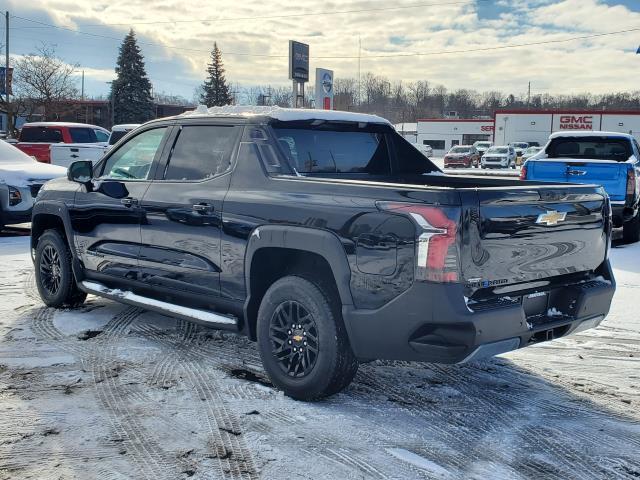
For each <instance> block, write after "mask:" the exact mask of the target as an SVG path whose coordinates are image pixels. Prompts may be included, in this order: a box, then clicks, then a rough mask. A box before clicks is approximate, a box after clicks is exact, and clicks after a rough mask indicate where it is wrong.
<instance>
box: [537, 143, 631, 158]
mask: <svg viewBox="0 0 640 480" xmlns="http://www.w3.org/2000/svg"><path fill="white" fill-rule="evenodd" d="M632 154H633V149H632V148H631V144H630V142H629V140H628V139H626V138H623V137H564V138H563V137H559V138H554V139H552V140H551V143H550V144H549V146H548V147H547V155H548V156H549V158H575V159H585V160H589V159H590V160H615V161H617V162H625V161H627V160H628V159H629V157H630V156H631V155H632Z"/></svg>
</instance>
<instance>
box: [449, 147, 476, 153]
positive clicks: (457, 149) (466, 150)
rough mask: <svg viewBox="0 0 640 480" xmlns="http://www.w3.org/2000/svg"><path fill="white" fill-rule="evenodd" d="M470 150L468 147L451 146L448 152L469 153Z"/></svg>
mask: <svg viewBox="0 0 640 480" xmlns="http://www.w3.org/2000/svg"><path fill="white" fill-rule="evenodd" d="M470 151H471V149H470V148H469V147H453V148H452V149H451V150H450V151H449V153H469V152H470Z"/></svg>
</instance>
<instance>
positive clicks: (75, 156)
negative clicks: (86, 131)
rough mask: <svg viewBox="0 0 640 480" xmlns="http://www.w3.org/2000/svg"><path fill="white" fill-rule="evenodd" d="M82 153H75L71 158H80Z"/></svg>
mask: <svg viewBox="0 0 640 480" xmlns="http://www.w3.org/2000/svg"><path fill="white" fill-rule="evenodd" d="M79 156H80V155H76V154H75V153H74V154H73V155H71V158H78V157H79Z"/></svg>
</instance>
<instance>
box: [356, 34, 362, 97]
mask: <svg viewBox="0 0 640 480" xmlns="http://www.w3.org/2000/svg"><path fill="white" fill-rule="evenodd" d="M361 52H362V39H361V38H360V35H358V94H357V99H358V100H357V101H358V105H360V57H361V56H362V55H361Z"/></svg>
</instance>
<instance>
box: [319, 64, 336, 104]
mask: <svg viewBox="0 0 640 480" xmlns="http://www.w3.org/2000/svg"><path fill="white" fill-rule="evenodd" d="M316 108H319V109H322V110H333V70H327V69H324V68H316Z"/></svg>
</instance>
